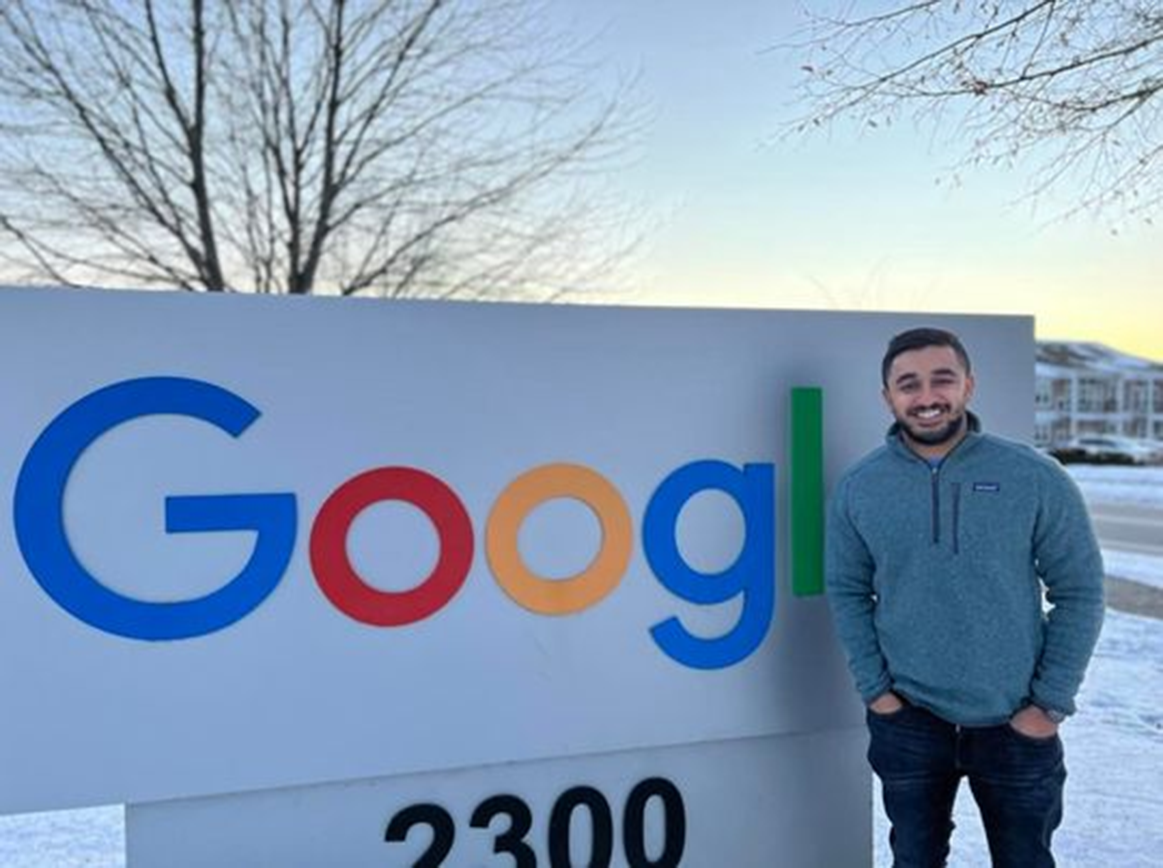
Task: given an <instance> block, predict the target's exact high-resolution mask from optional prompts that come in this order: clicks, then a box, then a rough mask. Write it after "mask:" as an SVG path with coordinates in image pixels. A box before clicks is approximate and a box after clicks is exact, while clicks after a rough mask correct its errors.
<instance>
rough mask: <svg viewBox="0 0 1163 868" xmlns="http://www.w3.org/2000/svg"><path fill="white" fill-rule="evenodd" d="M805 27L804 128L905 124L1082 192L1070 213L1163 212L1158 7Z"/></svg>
mask: <svg viewBox="0 0 1163 868" xmlns="http://www.w3.org/2000/svg"><path fill="white" fill-rule="evenodd" d="M808 20H809V23H808V25H807V26H806V28H805V29H804V31H803V32H801V34H800V38H799V39H797V40H796V41H795V42H794V43H793V47H794V48H796V49H797V50H799V51H801V52H802V61H801V62H802V67H801V68H802V71H803V72H804V73H805V78H804V81H803V94H802V95H803V98H804V101H805V102H806V106H807V111H806V112H805V114H803V115H802V116H801V117H799V118H797V119H796V121H795V122H794V123H793V128H794V129H795V130H799V131H803V130H809V129H812V128H815V127H820V126H826V125H828V124H830V123H831V122H833V121H835V120H837V119H840V118H851V119H854V120H856V121H858V122H859V123H861V124H864V125H866V126H868V127H877V126H881V125H886V124H890V123H892V122H893V120H894V119H896V118H898V117H899V116H901V115H902V114H910V115H912V116H913V117H914V118H920V119H922V120H924V121H931V122H933V123H934V124H937V125H942V124H943V125H944V126H945V128H946V129H947V130H950V131H952V132H953V136H952V138H953V140H954V142H955V146H956V147H959V148H960V149H961V154H962V156H961V160H963V161H964V162H967V163H970V164H973V163H983V162H985V163H1000V164H1005V165H1012V164H1015V163H1017V162H1018V161H1023V160H1024V161H1028V162H1030V163H1032V165H1033V166H1034V168H1035V171H1034V178H1035V181H1034V189H1035V191H1036V192H1038V191H1043V190H1046V189H1048V188H1049V187H1051V186H1053V185H1056V184H1058V183H1059V182H1062V181H1066V180H1069V181H1070V182H1071V183H1075V182H1078V181H1079V180H1081V182H1082V186H1081V193H1080V194H1079V196H1078V199H1077V200H1076V201H1075V203H1074V207H1077V208H1092V207H1099V208H1102V207H1108V206H1114V207H1115V208H1116V209H1118V210H1120V211H1125V212H1126V213H1138V214H1141V215H1142V216H1145V217H1147V219H1149V218H1150V213H1151V212H1152V211H1154V210H1155V209H1157V208H1158V207H1159V205H1160V203H1161V201H1163V6H1161V5H1160V3H1159V0H913V2H901V0H893V2H881V0H878V2H867V0H864V2H845V3H844V5H843V7H842V8H841V9H840V11H838V12H837V13H836V14H833V15H826V14H821V13H818V12H817V13H809V16H808ZM785 47H788V46H785Z"/></svg>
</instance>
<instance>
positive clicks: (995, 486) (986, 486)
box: [973, 482, 1001, 494]
mask: <svg viewBox="0 0 1163 868" xmlns="http://www.w3.org/2000/svg"><path fill="white" fill-rule="evenodd" d="M973 490H974V491H988V492H990V493H991V494H994V493H997V492H999V491H1001V483H1000V482H975V483H973Z"/></svg>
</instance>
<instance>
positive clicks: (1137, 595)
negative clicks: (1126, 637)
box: [1089, 503, 1163, 619]
mask: <svg viewBox="0 0 1163 868" xmlns="http://www.w3.org/2000/svg"><path fill="white" fill-rule="evenodd" d="M1089 506H1090V515H1091V518H1092V519H1094V529H1095V531H1096V532H1097V533H1098V538H1099V541H1100V542H1101V543H1102V547H1103V548H1104V549H1112V550H1115V551H1122V552H1130V553H1132V554H1137V555H1145V556H1147V557H1157V558H1163V509H1157V508H1152V507H1146V506H1133V505H1131V504H1104V503H1091V504H1090V505H1089ZM1106 602H1107V605H1108V606H1110V607H1111V608H1112V609H1118V610H1119V611H1121V612H1130V613H1132V614H1135V615H1147V616H1149V617H1152V618H1160V619H1163V589H1161V588H1155V587H1150V586H1148V585H1143V584H1140V583H1138V582H1128V581H1125V580H1123V579H1120V578H1118V577H1116V576H1108V577H1107V580H1106Z"/></svg>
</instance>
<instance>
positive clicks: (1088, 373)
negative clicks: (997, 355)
mask: <svg viewBox="0 0 1163 868" xmlns="http://www.w3.org/2000/svg"><path fill="white" fill-rule="evenodd" d="M1036 376H1037V381H1036V382H1037V385H1036V390H1035V399H1034V406H1035V410H1036V415H1035V423H1034V442H1035V443H1036V444H1037V445H1039V446H1052V445H1057V444H1062V443H1064V442H1065V441H1067V440H1070V439H1071V438H1073V437H1078V436H1080V435H1084V434H1119V435H1122V436H1124V437H1138V438H1149V439H1154V440H1163V364H1160V363H1159V362H1153V361H1149V360H1148V359H1141V358H1137V357H1135V356H1129V355H1127V354H1126V353H1120V352H1118V351H1116V350H1112V349H1111V348H1110V347H1107V346H1104V345H1103V344H1093V343H1078V342H1073V341H1039V342H1038V363H1037V375H1036Z"/></svg>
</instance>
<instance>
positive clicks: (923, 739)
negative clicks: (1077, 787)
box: [868, 705, 1066, 868]
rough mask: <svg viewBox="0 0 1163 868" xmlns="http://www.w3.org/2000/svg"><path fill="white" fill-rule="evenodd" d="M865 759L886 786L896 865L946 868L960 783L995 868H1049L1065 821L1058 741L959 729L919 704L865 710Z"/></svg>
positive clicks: (1009, 730) (1005, 729)
mask: <svg viewBox="0 0 1163 868" xmlns="http://www.w3.org/2000/svg"><path fill="white" fill-rule="evenodd" d="M868 729H869V733H870V735H871V741H870V743H869V748H868V760H869V762H870V763H871V764H872V769H873V771H875V772H876V774H877V776H879V777H880V780H881V783H882V785H883V793H884V808H885V812H886V813H887V814H888V818H889V821H890V822H891V823H892V832H891V834H890V837H889V841H890V843H891V844H892V852H893V866H894V868H941V866H944V865H945V860H946V859H947V857H948V856H949V836H950V834H951V833H952V832H953V802H954V799H955V798H956V796H957V787H958V785H959V784H960V782H961V778H962V777H966V778H968V779H969V786H970V789H971V790H972V791H973V797H974V799H975V800H976V801H977V806H978V808H979V809H980V811H981V819H982V823H983V825H984V826H985V834H986V837H987V839H988V840H989V852H990V856H991V858H992V860H993V868H1052V866H1053V865H1054V857H1053V856H1051V855H1050V837H1051V835H1053V834H1054V830H1055V829H1056V828H1057V827H1058V824H1059V823H1060V822H1061V821H1062V785H1063V784H1064V783H1065V781H1066V766H1065V765H1064V764H1063V761H1062V742H1061V741H1060V740H1059V739H1058V737H1057V736H1053V737H1051V738H1046V739H1038V738H1031V737H1029V736H1025V735H1022V734H1021V733H1019V732H1017V731H1016V730H1014V729H1013V727H1011V726H1010V725H1009V724H1002V725H1001V726H989V727H977V728H973V727H959V726H955V725H954V724H951V723H948V722H946V721H944V720H942V719H941V718H939V717H937V716H936V715H934V714H931V713H930V712H928V711H925V710H924V709H923V708H918V707H916V706H914V705H906V706H905V707H904V708H902V709H901V710H900V711H897V712H894V713H892V714H888V715H877V714H873V713H872V712H871V711H869V712H868Z"/></svg>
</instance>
